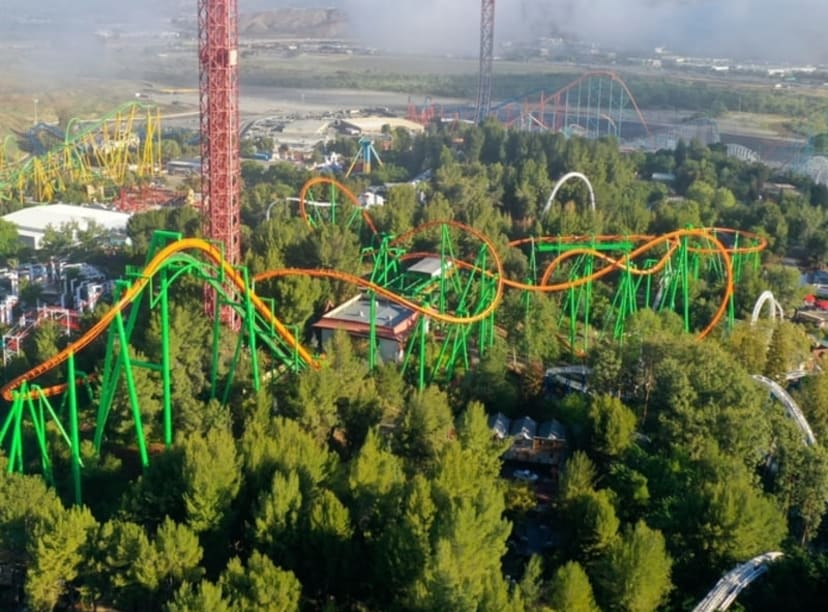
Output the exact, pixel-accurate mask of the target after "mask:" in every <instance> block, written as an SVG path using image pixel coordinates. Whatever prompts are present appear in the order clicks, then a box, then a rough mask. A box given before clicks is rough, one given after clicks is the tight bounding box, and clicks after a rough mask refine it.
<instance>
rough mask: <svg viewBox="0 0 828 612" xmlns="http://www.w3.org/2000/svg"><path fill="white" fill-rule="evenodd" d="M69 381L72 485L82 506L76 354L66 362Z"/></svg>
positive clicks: (76, 499) (78, 503)
mask: <svg viewBox="0 0 828 612" xmlns="http://www.w3.org/2000/svg"><path fill="white" fill-rule="evenodd" d="M66 369H67V380H68V383H69V388H68V391H69V432H70V435H71V436H72V485H73V489H74V492H75V504H76V505H78V506H80V505H81V503H82V501H81V473H80V469H81V458H80V435H79V433H78V389H77V385H76V384H75V354H74V353H69V359H68V360H67V362H66Z"/></svg>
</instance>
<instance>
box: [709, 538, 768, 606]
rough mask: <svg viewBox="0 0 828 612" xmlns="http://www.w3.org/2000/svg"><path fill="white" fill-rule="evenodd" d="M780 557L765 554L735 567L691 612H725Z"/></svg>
mask: <svg viewBox="0 0 828 612" xmlns="http://www.w3.org/2000/svg"><path fill="white" fill-rule="evenodd" d="M781 556H782V553H781V552H767V553H765V554H763V555H759V556H758V557H754V558H753V559H751V560H750V561H746V562H745V563H742V564H741V565H737V566H736V567H734V568H733V569H732V570H730V571H729V572H728V573H726V574H725V575H724V576H722V578H721V580H719V582H717V583H716V586H714V587H713V590H712V591H710V592H709V593H708V594H707V596H706V597H705V598H704V599H702V600H701V601H700V602H699V605H697V606H696V607H695V608H693V612H715V611H716V610H727V609H728V608H729V607H730V604H732V603H733V602H734V601H735V600H736V597H737V596H738V595H739V593H741V592H742V590H743V589H745V588H746V587H747V586H748V585H749V584H750V583H751V582H753V581H754V580H756V579H757V578H758V577H759V576H761V575H762V574H764V573H765V572H767V571H768V565H770V564H771V563H773V562H774V561H776V559H778V558H779V557H781Z"/></svg>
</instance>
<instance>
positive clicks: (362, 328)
mask: <svg viewBox="0 0 828 612" xmlns="http://www.w3.org/2000/svg"><path fill="white" fill-rule="evenodd" d="M418 316H419V315H418V314H417V313H416V312H413V311H411V310H409V309H408V308H405V307H403V306H400V305H399V304H395V303H394V302H388V301H385V300H381V299H377V300H376V304H375V317H376V333H377V336H379V337H381V338H391V339H394V340H404V339H405V338H406V337H408V334H409V332H410V331H411V329H412V328H413V327H414V324H415V323H416V322H417V317H418ZM313 326H314V327H316V328H319V329H344V330H345V331H348V332H351V333H361V334H367V333H369V332H370V329H371V299H370V298H369V297H367V296H365V295H363V294H359V295H357V296H355V297H353V298H351V299H350V300H348V301H347V302H344V303H342V304H340V305H339V306H337V307H336V308H334V309H333V310H331V311H330V312H328V313H326V314H325V315H323V316H322V318H321V319H319V320H318V321H317V322H316V323H314V324H313Z"/></svg>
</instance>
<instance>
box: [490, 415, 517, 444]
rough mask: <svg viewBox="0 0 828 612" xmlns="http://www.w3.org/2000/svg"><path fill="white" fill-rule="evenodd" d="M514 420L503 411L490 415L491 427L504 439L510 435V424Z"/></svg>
mask: <svg viewBox="0 0 828 612" xmlns="http://www.w3.org/2000/svg"><path fill="white" fill-rule="evenodd" d="M511 423H512V421H511V419H509V417H507V416H506V415H505V414H503V413H502V412H498V413H497V414H493V415H491V416H490V417H489V429H491V430H492V432H493V433H494V435H495V436H497V438H499V439H500V440H502V439H503V438H505V437H507V436H508V435H509V426H510V425H511Z"/></svg>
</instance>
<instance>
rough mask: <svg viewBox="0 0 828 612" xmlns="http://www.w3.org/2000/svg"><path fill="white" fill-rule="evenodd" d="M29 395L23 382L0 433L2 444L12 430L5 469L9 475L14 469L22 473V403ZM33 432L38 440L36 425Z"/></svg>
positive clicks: (38, 432) (27, 388) (23, 406)
mask: <svg viewBox="0 0 828 612" xmlns="http://www.w3.org/2000/svg"><path fill="white" fill-rule="evenodd" d="M29 393H30V390H29V385H28V383H27V382H26V381H23V384H22V385H21V386H20V390H19V391H18V392H17V394H16V395H15V396H14V403H13V404H12V407H11V410H9V414H8V416H7V417H6V422H5V424H4V425H3V430H2V431H0V442H3V441H4V440H5V439H6V434H7V433H8V431H9V429H11V430H12V439H11V445H10V447H9V463H8V466H7V468H6V469H7V471H8V472H9V474H11V473H12V472H14V471H15V469H16V470H17V471H20V472H22V471H23V441H22V440H21V439H20V438H21V436H20V425H21V422H22V420H23V410H24V409H25V403H24V402H26V400H27V399H28V396H29ZM29 401H30V409H31V411H32V414H33V415H34V409H33V407H32V406H31V400H29ZM35 420H36V419H35ZM35 432H36V433H37V435H38V440H40V429H39V428H38V427H37V425H36V426H35Z"/></svg>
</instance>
